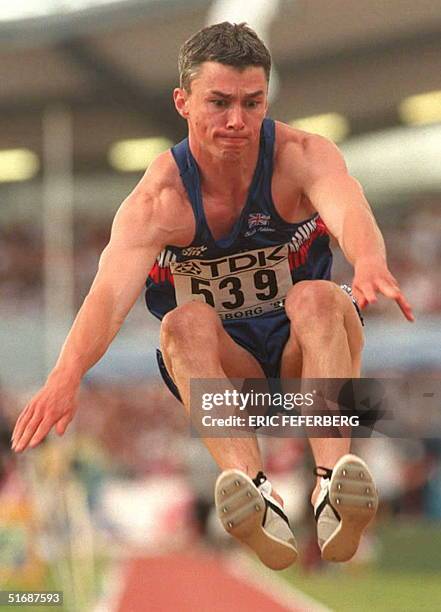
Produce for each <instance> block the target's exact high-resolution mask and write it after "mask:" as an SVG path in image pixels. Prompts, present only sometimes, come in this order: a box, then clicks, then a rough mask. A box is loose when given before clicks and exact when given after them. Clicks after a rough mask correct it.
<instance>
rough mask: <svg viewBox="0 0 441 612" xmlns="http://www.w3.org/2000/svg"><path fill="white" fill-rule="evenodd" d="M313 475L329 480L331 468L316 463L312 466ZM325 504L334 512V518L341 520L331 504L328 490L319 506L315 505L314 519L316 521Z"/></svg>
mask: <svg viewBox="0 0 441 612" xmlns="http://www.w3.org/2000/svg"><path fill="white" fill-rule="evenodd" d="M314 476H318V477H319V478H320V477H321V478H325V479H328V480H329V479H330V478H331V476H332V470H330V469H329V468H326V467H323V466H322V465H317V466H316V467H315V468H314ZM325 506H329V507H330V508H331V510H332V512H333V513H334V515H335V518H336V519H337V520H339V521H340V520H341V518H340V515H339V514H338V512H337V510H336V509H335V508H334V506H333V505H332V504H331V500H330V499H329V492H327V493H326V495H325V497H324V498H323V500H322V502H321V503H320V504H319V506H318V507H317V510H316V511H315V513H314V517H315V520H316V521H318V519H319V516H320V515H321V513H322V512H323V510H324V509H325Z"/></svg>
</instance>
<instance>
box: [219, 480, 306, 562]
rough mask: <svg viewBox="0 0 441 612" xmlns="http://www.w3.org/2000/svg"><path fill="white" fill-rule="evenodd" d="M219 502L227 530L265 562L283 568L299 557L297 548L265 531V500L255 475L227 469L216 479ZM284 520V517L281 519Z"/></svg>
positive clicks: (222, 519)
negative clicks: (250, 476)
mask: <svg viewBox="0 0 441 612" xmlns="http://www.w3.org/2000/svg"><path fill="white" fill-rule="evenodd" d="M215 501H216V509H217V514H218V517H219V519H220V521H221V523H222V525H223V526H224V529H225V530H226V531H227V532H228V533H230V534H231V535H232V536H234V537H235V538H237V539H238V540H239V541H240V542H242V543H243V544H246V545H247V546H249V548H251V549H252V550H253V551H254V552H255V553H256V554H257V556H258V557H259V559H260V560H261V561H262V563H263V564H264V565H266V566H267V567H269V568H271V569H274V570H282V569H285V568H287V567H289V566H290V565H292V563H294V561H295V560H296V559H297V550H296V549H295V547H294V546H293V545H292V544H290V543H289V542H285V541H283V540H280V539H278V538H276V537H275V536H272V535H271V534H269V533H268V532H267V531H265V529H264V527H263V525H262V522H263V517H264V514H265V500H264V499H263V496H262V494H261V493H260V491H259V490H258V488H257V487H256V485H255V484H254V483H253V481H252V480H251V478H249V477H248V476H247V475H246V474H244V473H243V472H241V471H240V470H226V471H225V472H222V474H221V475H220V476H219V478H218V479H217V481H216V486H215ZM281 520H282V519H281Z"/></svg>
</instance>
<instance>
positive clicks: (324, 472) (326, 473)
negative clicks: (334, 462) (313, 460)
mask: <svg viewBox="0 0 441 612" xmlns="http://www.w3.org/2000/svg"><path fill="white" fill-rule="evenodd" d="M313 473H314V476H319V477H320V476H321V477H322V478H331V476H332V470H330V469H329V468H325V467H323V466H321V465H318V466H317V467H315V468H314V470H313Z"/></svg>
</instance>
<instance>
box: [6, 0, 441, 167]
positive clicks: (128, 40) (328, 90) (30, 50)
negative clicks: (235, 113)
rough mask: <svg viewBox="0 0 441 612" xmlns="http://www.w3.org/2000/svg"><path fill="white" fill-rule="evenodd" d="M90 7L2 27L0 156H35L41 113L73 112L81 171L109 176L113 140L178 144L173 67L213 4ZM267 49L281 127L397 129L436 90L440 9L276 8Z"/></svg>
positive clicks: (98, 2)
mask: <svg viewBox="0 0 441 612" xmlns="http://www.w3.org/2000/svg"><path fill="white" fill-rule="evenodd" d="M22 2H23V0H22ZM92 2H93V0H81V1H75V2H74V0H66V1H65V2H56V1H54V0H53V1H52V2H51V3H49V2H48V1H46V4H47V5H49V4H50V5H51V6H52V7H55V8H57V12H54V13H53V14H44V13H42V14H40V16H35V17H34V18H26V19H21V20H18V19H17V20H5V19H3V20H0V73H1V86H0V110H1V113H0V134H1V136H0V148H8V147H11V148H17V147H28V148H30V149H32V150H33V151H35V152H37V153H38V154H40V153H41V138H42V130H41V117H42V112H43V110H44V109H45V108H46V107H47V106H48V105H53V104H58V103H62V104H64V105H67V106H68V107H69V108H71V109H72V112H73V120H74V127H75V143H74V145H75V168H76V170H77V171H84V172H89V171H91V172H94V171H96V170H108V165H107V152H108V148H109V146H110V145H111V143H113V142H115V141H116V140H118V139H121V138H132V137H140V136H151V135H161V136H166V137H170V138H172V139H173V140H176V139H179V138H181V137H182V136H183V134H184V133H185V125H184V123H183V122H182V121H181V120H180V118H179V117H178V116H177V114H176V113H175V111H174V109H173V106H172V99H171V91H172V88H173V87H174V86H175V85H176V83H177V68H176V58H177V54H178V49H179V47H180V45H181V44H182V42H183V41H184V40H185V39H186V38H188V37H189V36H190V35H191V34H192V33H193V32H195V31H196V30H197V29H199V28H201V27H203V26H204V25H205V24H206V16H207V13H208V10H209V8H210V5H211V3H210V2H208V1H203V0H186V1H183V0H182V1H180V2H179V1H178V0H162V1H161V0H150V1H145V0H144V1H140V0H126V1H120V2H117V1H114V2H111V1H107V2H106V1H105V0H95V3H94V4H95V6H92ZM8 4H9V5H10V6H13V5H14V4H15V5H17V6H19V3H17V2H16V3H13V2H12V0H10V2H9V3H6V5H8ZM34 4H35V3H34ZM38 6H39V7H40V9H41V8H44V6H45V5H44V4H41V2H39V4H38ZM72 7H74V8H75V10H72ZM268 42H269V46H270V47H271V50H272V53H273V59H274V63H275V65H276V66H277V70H278V73H279V76H280V80H281V86H280V91H279V95H278V97H277V99H276V100H275V102H274V104H273V108H272V111H271V112H272V115H273V116H275V117H277V118H279V119H281V120H286V121H289V120H291V119H293V118H295V117H304V116H307V115H311V114H315V113H324V112H337V113H341V114H342V115H344V116H346V117H348V119H349V121H350V124H351V130H352V133H362V132H365V131H368V130H372V129H380V128H384V127H387V126H392V125H397V124H399V117H398V111H397V107H398V104H399V103H400V101H402V100H403V98H405V97H406V96H409V95H412V94H415V93H420V92H425V91H431V90H434V89H439V88H440V77H439V75H440V74H441V3H440V2H439V0H420V1H419V2H411V1H409V0H389V1H388V2H384V0H369V2H354V0H293V1H288V0H280V10H279V14H278V15H277V16H276V18H275V20H274V21H273V23H272V26H271V30H270V36H269V41H268Z"/></svg>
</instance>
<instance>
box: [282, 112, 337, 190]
mask: <svg viewBox="0 0 441 612" xmlns="http://www.w3.org/2000/svg"><path fill="white" fill-rule="evenodd" d="M275 164H276V169H277V171H279V172H282V173H285V172H287V174H288V175H290V176H291V177H293V178H294V177H295V178H296V179H297V181H298V182H299V183H300V184H303V183H304V181H305V180H307V178H308V177H311V176H315V175H317V174H326V173H328V172H340V171H342V172H345V171H346V164H345V161H344V159H343V156H342V154H341V152H340V151H339V149H338V147H337V146H336V145H335V144H334V143H333V142H332V141H331V140H328V139H327V138H324V137H323V136H319V135H318V134H311V133H309V132H305V131H303V130H299V129H297V128H294V127H291V126H289V125H287V124H286V123H281V122H279V121H276V148H275Z"/></svg>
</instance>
